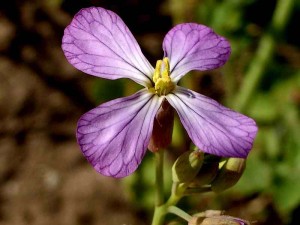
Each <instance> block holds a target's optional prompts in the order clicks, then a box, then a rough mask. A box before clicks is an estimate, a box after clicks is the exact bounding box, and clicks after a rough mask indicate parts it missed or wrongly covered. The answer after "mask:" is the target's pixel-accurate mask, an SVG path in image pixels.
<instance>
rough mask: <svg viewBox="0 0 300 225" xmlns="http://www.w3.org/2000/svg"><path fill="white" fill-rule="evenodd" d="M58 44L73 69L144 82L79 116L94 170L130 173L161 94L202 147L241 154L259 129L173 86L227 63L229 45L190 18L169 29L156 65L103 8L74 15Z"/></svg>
mask: <svg viewBox="0 0 300 225" xmlns="http://www.w3.org/2000/svg"><path fill="white" fill-rule="evenodd" d="M62 42H63V43H62V49H63V51H64V53H65V56H66V58H67V59H68V61H69V62H70V63H71V64H72V65H73V66H74V67H76V68H77V69H79V70H81V71H83V72H85V73H87V74H90V75H94V76H97V77H102V78H106V79H111V80H115V79H118V78H129V79H132V80H134V81H135V82H137V83H138V84H141V85H142V86H144V88H143V89H142V90H140V91H138V92H137V93H135V94H133V95H131V96H129V97H125V98H119V99H115V100H112V101H110V102H107V103H104V104H102V105H100V106H98V107H96V108H94V109H92V110H91V111H89V112H87V113H86V114H84V115H83V116H82V117H81V118H80V119H79V122H78V128H77V140H78V143H79V145H80V147H81V150H82V152H83V154H84V156H85V157H86V158H87V159H88V161H89V162H90V163H91V164H92V165H93V167H94V168H95V169H96V170H97V171H98V172H99V173H101V174H103V175H106V176H113V177H124V176H127V175H129V174H131V173H132V172H134V171H135V170H136V168H137V167H138V165H139V164H140V162H141V160H142V158H143V157H144V155H145V153H146V151H147V146H148V144H149V141H150V138H151V134H152V130H153V121H154V118H155V115H156V113H157V111H158V109H159V108H160V106H161V104H162V102H163V101H164V100H165V99H166V100H167V101H168V102H169V103H170V105H171V106H172V107H173V108H175V110H176V111H177V113H178V115H179V117H180V120H181V122H182V124H183V126H184V127H185V129H186V131H187V133H188V135H189V136H190V138H191V140H192V141H193V142H194V144H195V145H196V146H198V147H199V148H200V149H201V150H203V151H204V152H207V153H210V154H215V155H218V156H223V157H247V155H248V153H249V151H250V149H251V148H252V144H253V139H254V137H255V135H256V132H257V127H256V124H255V122H254V120H252V119H251V118H248V117H246V116H244V115H242V114H240V113H237V112H234V111H232V110H230V109H228V108H225V107H224V106H222V105H220V104H219V103H217V102H216V101H214V100H212V99H210V98H208V97H205V96H203V95H201V94H198V93H196V92H194V91H191V90H189V89H186V88H183V87H180V86H177V83H178V81H179V80H180V79H181V78H182V77H183V76H184V75H185V74H186V73H188V72H189V71H191V70H208V69H215V68H217V67H220V66H222V65H223V64H224V63H225V62H226V61H227V59H228V57H229V55H230V45H229V43H228V42H227V41H226V40H225V39H224V38H223V37H220V36H219V35H217V34H216V33H214V32H213V30H211V29H210V28H208V27H206V26H203V25H200V24H196V23H185V24H179V25H177V26H175V27H174V28H173V29H171V30H170V31H169V32H168V33H167V35H166V36H165V38H164V41H163V50H164V58H163V60H159V61H157V64H156V68H155V69H154V68H153V67H152V66H151V65H150V63H149V62H148V60H147V59H146V58H145V57H144V55H143V53H142V52H141V49H140V47H139V45H138V43H137V42H136V40H135V38H134V37H133V35H132V34H131V32H130V31H129V29H128V27H127V26H126V25H125V24H124V22H123V21H122V19H121V18H120V17H119V16H118V15H116V14H115V13H114V12H112V11H109V10H105V9H103V8H96V7H91V8H86V9H82V10H81V11H80V12H78V13H77V14H76V15H75V17H74V19H73V20H72V22H71V24H70V25H69V26H68V27H67V28H66V29H65V33H64V37H63V41H62Z"/></svg>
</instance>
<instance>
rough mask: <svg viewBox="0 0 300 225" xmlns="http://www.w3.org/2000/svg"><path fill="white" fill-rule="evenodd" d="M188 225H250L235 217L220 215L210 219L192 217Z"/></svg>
mask: <svg viewBox="0 0 300 225" xmlns="http://www.w3.org/2000/svg"><path fill="white" fill-rule="evenodd" d="M188 225H250V223H249V221H246V220H242V219H240V218H237V217H232V216H225V215H220V216H212V217H197V216H193V217H192V219H191V220H190V221H189V223H188Z"/></svg>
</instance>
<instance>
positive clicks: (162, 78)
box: [152, 57, 175, 96]
mask: <svg viewBox="0 0 300 225" xmlns="http://www.w3.org/2000/svg"><path fill="white" fill-rule="evenodd" d="M152 80H153V82H154V84H155V86H154V89H155V93H156V94H157V95H159V96H161V95H167V94H169V93H170V92H171V91H173V90H174V88H175V84H174V83H173V82H172V80H171V78H170V64H169V59H168V58H167V57H165V58H163V60H157V62H156V67H155V71H154V74H153V78H152Z"/></svg>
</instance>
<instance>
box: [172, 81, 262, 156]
mask: <svg viewBox="0 0 300 225" xmlns="http://www.w3.org/2000/svg"><path fill="white" fill-rule="evenodd" d="M166 98H167V100H168V101H169V103H170V104H171V105H172V106H173V107H174V108H175V109H176V111H177V113H178V115H179V117H180V120H181V122H182V124H183V126H184V127H185V129H186V131H187V133H188V134H189V136H190V138H191V140H192V141H193V142H194V144H195V145H196V146H197V147H199V148H200V149H201V150H203V151H204V152H207V153H210V154H214V155H218V156H223V157H239V158H245V157H247V155H248V153H249V151H250V150H251V148H252V145H253V140H254V138H255V136H256V133H257V126H256V124H255V121H254V120H252V119H251V118H249V117H247V116H244V115H242V114H240V113H238V112H235V111H233V110H231V109H228V108H226V107H224V106H222V105H220V104H219V103H218V102H216V101H215V100H213V99H211V98H208V97H206V96H204V95H200V94H198V93H196V92H194V91H191V90H188V89H185V88H182V87H178V86H177V88H176V90H175V92H174V93H172V94H169V95H167V96H166Z"/></svg>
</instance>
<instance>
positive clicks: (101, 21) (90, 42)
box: [62, 7, 153, 87]
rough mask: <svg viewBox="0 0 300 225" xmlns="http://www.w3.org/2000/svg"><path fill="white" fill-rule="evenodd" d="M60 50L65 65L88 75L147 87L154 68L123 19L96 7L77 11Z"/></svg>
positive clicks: (66, 30)
mask: <svg viewBox="0 0 300 225" xmlns="http://www.w3.org/2000/svg"><path fill="white" fill-rule="evenodd" d="M62 49H63V51H64V54H65V56H66V58H67V59H68V61H69V62H70V63H71V64H72V65H73V66H75V67H76V68H77V69H79V70H81V71H83V72H85V73H88V74H90V75H94V76H98V77H102V78H106V79H111V80H114V79H118V78H130V79H132V80H134V81H135V82H137V83H139V84H141V85H143V86H145V87H146V86H149V85H150V84H151V76H152V74H153V67H152V66H151V65H150V63H149V62H148V60H147V59H146V58H145V56H144V55H143V53H142V51H141V49H140V47H139V45H138V43H137V42H136V40H135V38H134V37H133V35H132V34H131V32H130V31H129V29H128V27H127V26H126V25H125V23H124V22H123V21H122V19H121V18H120V17H119V16H118V15H117V14H115V13H114V12H112V11H109V10H105V9H103V8H99V7H90V8H86V9H82V10H80V11H79V12H78V13H77V14H76V15H75V16H74V19H73V20H72V22H71V24H70V25H69V26H68V27H67V28H66V29H65V32H64V36H63V40H62Z"/></svg>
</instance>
